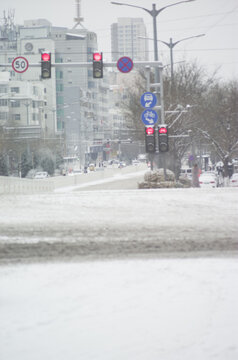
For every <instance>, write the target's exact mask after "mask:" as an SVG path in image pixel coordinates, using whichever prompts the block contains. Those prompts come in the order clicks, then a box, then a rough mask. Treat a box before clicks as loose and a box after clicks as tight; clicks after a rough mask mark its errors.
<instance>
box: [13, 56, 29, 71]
mask: <svg viewBox="0 0 238 360" xmlns="http://www.w3.org/2000/svg"><path fill="white" fill-rule="evenodd" d="M28 67H29V63H28V60H27V59H26V58H24V57H23V56H18V57H16V58H15V59H14V60H13V62H12V68H13V70H14V71H16V72H18V73H23V72H25V71H26V70H27V69H28Z"/></svg>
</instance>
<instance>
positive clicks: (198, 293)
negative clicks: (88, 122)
mask: <svg viewBox="0 0 238 360" xmlns="http://www.w3.org/2000/svg"><path fill="white" fill-rule="evenodd" d="M82 190H83V189H81V190H80V189H79V188H78V189H76V188H75V189H68V190H66V189H65V190H64V191H62V192H60V193H49V194H40V195H15V196H13V195H8V196H4V195H3V196H1V198H0V200H1V207H0V264H1V266H0V359H1V360H15V359H17V360H65V359H69V360H76V359H77V360H78V359H79V360H191V359H193V360H211V359H216V360H236V359H238V340H237V339H238V337H237V333H238V287H237V283H238V261H237V245H238V221H237V220H238V219H237V215H238V205H237V204H238V202H237V199H238V189H232V188H218V189H160V190H114V191H109V190H104V191H102V190H100V191H99V190H95V189H94V191H88V190H85V189H84V191H82Z"/></svg>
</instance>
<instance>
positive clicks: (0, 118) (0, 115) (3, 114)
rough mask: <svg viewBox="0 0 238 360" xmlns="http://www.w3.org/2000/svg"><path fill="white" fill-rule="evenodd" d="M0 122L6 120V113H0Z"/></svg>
mask: <svg viewBox="0 0 238 360" xmlns="http://www.w3.org/2000/svg"><path fill="white" fill-rule="evenodd" d="M0 120H7V113H6V112H0Z"/></svg>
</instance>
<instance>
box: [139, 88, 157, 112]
mask: <svg viewBox="0 0 238 360" xmlns="http://www.w3.org/2000/svg"><path fill="white" fill-rule="evenodd" d="M140 103H141V105H142V106H143V107H144V108H145V109H151V108H153V107H154V106H155V105H156V103H157V97H156V95H155V94H153V93H151V92H146V93H144V94H143V95H142V96H141V98H140Z"/></svg>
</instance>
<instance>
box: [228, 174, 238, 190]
mask: <svg viewBox="0 0 238 360" xmlns="http://www.w3.org/2000/svg"><path fill="white" fill-rule="evenodd" d="M230 186H231V187H238V173H235V174H233V175H232V176H231V178H230Z"/></svg>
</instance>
